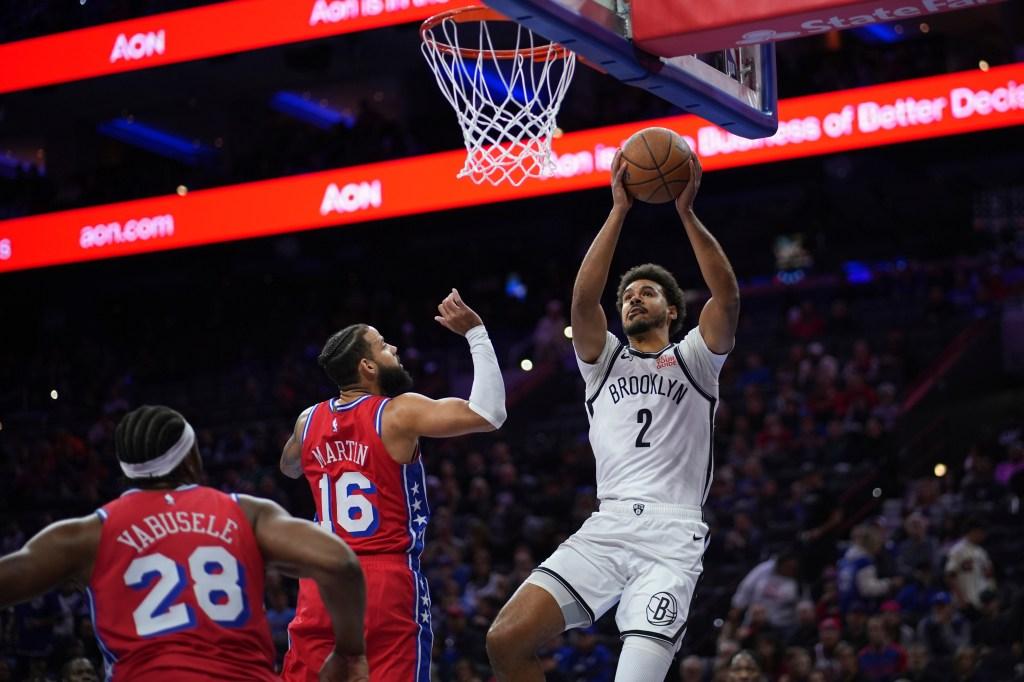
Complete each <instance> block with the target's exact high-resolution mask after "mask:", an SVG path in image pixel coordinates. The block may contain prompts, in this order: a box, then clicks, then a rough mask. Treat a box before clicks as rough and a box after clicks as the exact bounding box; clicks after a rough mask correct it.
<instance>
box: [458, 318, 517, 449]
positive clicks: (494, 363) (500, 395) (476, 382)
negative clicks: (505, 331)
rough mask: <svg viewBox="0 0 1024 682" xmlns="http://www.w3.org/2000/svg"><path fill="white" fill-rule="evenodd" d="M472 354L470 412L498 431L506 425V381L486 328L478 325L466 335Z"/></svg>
mask: <svg viewBox="0 0 1024 682" xmlns="http://www.w3.org/2000/svg"><path fill="white" fill-rule="evenodd" d="M466 341H468V342H469V352H470V353H471V354H472V355H473V388H472V389H471V390H470V392H469V409H471V410H473V411H474V412H476V413H477V414H478V415H480V416H481V417H483V418H484V419H486V420H487V422H488V423H489V424H490V425H491V426H493V427H494V428H496V429H498V428H501V425H502V424H504V423H505V417H506V416H507V415H506V413H505V381H504V380H503V379H502V377H501V368H500V367H498V358H497V356H496V355H495V354H494V346H492V345H491V338H490V337H489V336H488V335H487V328H486V327H484V326H483V325H482V324H479V325H477V326H475V327H473V328H472V329H470V330H469V331H468V332H466Z"/></svg>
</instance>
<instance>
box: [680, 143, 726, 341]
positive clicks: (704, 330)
mask: <svg viewBox="0 0 1024 682" xmlns="http://www.w3.org/2000/svg"><path fill="white" fill-rule="evenodd" d="M689 163H690V178H691V179H690V182H689V183H688V184H687V185H686V188H685V189H684V190H683V192H682V194H680V195H679V198H678V199H676V209H677V210H678V211H679V217H680V218H682V221H683V226H684V227H685V228H686V236H687V237H688V238H689V239H690V245H691V246H692V247H693V253H694V254H695V255H696V256H697V265H698V266H700V274H701V275H702V276H703V277H704V282H705V283H706V284H707V285H708V288H709V289H710V290H711V298H710V299H708V302H707V303H706V304H704V309H703V310H702V311H701V313H700V323H699V326H700V334H701V336H702V337H703V338H704V343H706V344H707V346H708V348H709V349H710V350H711V352H713V353H718V354H724V353H728V352H729V351H731V350H732V347H733V345H734V344H735V340H736V325H737V323H738V321H739V316H740V287H739V284H737V282H736V275H735V273H733V271H732V265H731V264H730V263H729V258H728V257H727V256H726V255H725V251H723V250H722V246H721V245H720V244H719V243H718V240H717V239H715V237H714V235H712V234H711V233H710V232H708V230H707V228H706V227H704V225H703V224H702V223H701V222H700V220H699V219H698V218H697V214H696V213H694V212H693V199H694V197H696V196H697V190H699V189H700V178H701V167H700V160H699V159H697V157H692V158H691V160H690V162H689Z"/></svg>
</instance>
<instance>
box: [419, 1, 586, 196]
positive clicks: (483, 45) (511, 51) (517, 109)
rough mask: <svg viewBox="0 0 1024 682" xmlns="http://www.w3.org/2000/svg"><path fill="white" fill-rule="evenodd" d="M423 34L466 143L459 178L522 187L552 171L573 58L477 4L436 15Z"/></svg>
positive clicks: (425, 47) (426, 50) (425, 50)
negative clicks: (558, 120) (553, 141)
mask: <svg viewBox="0 0 1024 682" xmlns="http://www.w3.org/2000/svg"><path fill="white" fill-rule="evenodd" d="M492 33H494V34H495V35H494V36H493V37H492ZM420 37H421V38H422V39H423V55H424V56H425V57H426V58H427V63H428V64H430V68H431V69H432V70H433V72H434V76H435V78H436V79H437V84H438V85H439V86H440V87H441V92H442V93H443V94H444V96H445V99H447V100H448V103H449V104H451V105H452V108H453V109H455V113H456V115H457V116H458V119H459V127H460V128H462V136H463V138H464V139H465V142H466V163H465V165H464V166H463V167H462V170H460V171H459V174H458V177H460V178H463V177H468V178H469V179H470V180H472V181H473V182H475V183H477V184H482V183H483V182H489V183H491V184H492V185H499V184H501V183H502V182H510V183H512V184H513V185H520V184H522V183H523V182H525V181H526V179H527V178H540V177H546V176H550V175H551V174H552V173H553V172H554V163H553V162H552V160H551V138H552V136H553V135H554V132H555V117H556V116H557V115H558V108H559V107H560V106H561V104H562V99H563V98H564V97H565V92H566V90H567V89H568V87H569V83H570V81H571V80H572V75H573V71H574V69H575V67H576V55H574V54H573V53H572V52H570V51H569V50H567V49H565V48H564V47H562V46H561V45H558V44H555V43H552V42H549V41H547V40H544V39H543V38H541V37H540V36H535V35H534V33H533V32H532V31H531V30H530V29H528V28H526V27H524V26H520V25H519V24H516V23H514V22H512V21H510V20H508V19H507V18H505V17H504V16H502V15H501V14H498V13H497V12H495V11H494V10H492V9H488V8H486V7H478V6H473V7H461V8H457V9H452V10H448V11H446V12H441V13H440V14H436V15H434V16H432V17H431V18H429V19H427V20H426V21H424V22H423V25H422V26H421V27H420ZM495 37H496V38H498V41H500V43H501V49H498V48H496V47H495V42H496V41H495V39H494V38H495ZM506 46H508V47H506Z"/></svg>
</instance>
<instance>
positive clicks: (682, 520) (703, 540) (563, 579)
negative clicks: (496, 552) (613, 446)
mask: <svg viewBox="0 0 1024 682" xmlns="http://www.w3.org/2000/svg"><path fill="white" fill-rule="evenodd" d="M707 543H708V527H707V524H705V523H704V521H703V515H702V514H701V510H700V509H697V508H694V507H683V506H676V505H664V504H647V503H644V502H639V501H637V502H632V501H630V502H625V501H614V502H612V501H606V502H602V503H601V507H600V510H599V511H597V512H595V513H594V514H591V516H590V518H589V519H587V520H586V522H584V524H583V526H582V527H581V528H580V529H579V530H578V531H577V532H576V533H575V534H573V535H572V536H571V537H570V538H568V539H567V540H566V541H565V542H563V543H562V544H561V545H560V546H559V547H558V549H556V550H555V553H554V554H552V555H551V556H550V557H548V559H547V560H546V561H544V562H543V563H541V565H540V566H538V567H537V568H536V569H535V570H534V571H533V573H532V574H531V575H530V577H529V578H527V581H526V582H528V583H532V584H534V585H537V586H538V587H541V588H543V589H545V590H546V591H547V592H549V593H550V594H551V595H552V596H553V597H554V598H555V600H556V601H557V602H558V604H559V606H560V607H561V608H562V613H563V615H564V616H565V627H566V629H567V630H569V629H571V628H576V627H585V626H588V625H591V624H592V623H594V622H595V621H596V620H597V619H598V618H600V617H601V616H603V615H604V614H605V613H606V612H607V611H608V610H609V609H610V608H612V607H613V606H615V604H616V603H618V604H619V609H618V612H617V613H616V615H615V624H616V625H617V626H618V628H619V636H620V637H623V638H625V637H629V636H640V637H648V638H651V639H656V640H660V641H662V642H668V643H670V644H672V645H674V646H675V648H676V650H678V649H679V646H680V644H681V643H682V639H683V634H684V633H685V631H686V619H687V615H688V614H689V611H690V602H691V601H692V600H693V593H694V590H695V589H696V587H697V580H698V578H700V574H701V572H702V571H703V570H704V567H703V558H704V549H705V548H706V547H707Z"/></svg>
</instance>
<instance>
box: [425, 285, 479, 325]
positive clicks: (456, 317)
mask: <svg viewBox="0 0 1024 682" xmlns="http://www.w3.org/2000/svg"><path fill="white" fill-rule="evenodd" d="M437 312H439V313H440V315H435V316H434V319H435V320H437V323H438V324H440V325H441V326H442V327H444V328H445V329H449V330H451V331H453V332H455V333H456V334H460V335H462V336H465V335H466V332H468V331H469V330H470V329H472V328H473V327H476V326H478V325H481V324H483V320H481V319H480V316H479V315H477V314H476V312H474V311H473V309H472V308H470V307H469V306H468V305H466V302H465V301H463V300H462V296H460V295H459V290H458V289H452V293H450V294H448V295H447V296H445V297H444V300H443V301H441V304H440V305H438V306H437Z"/></svg>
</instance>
